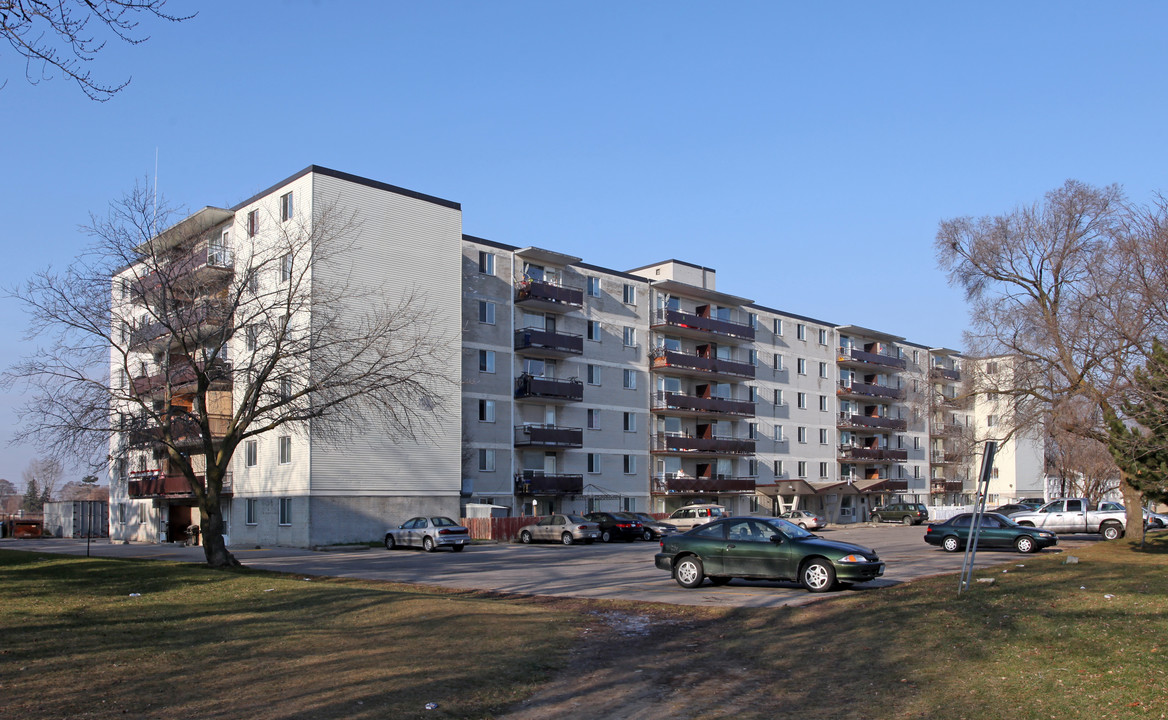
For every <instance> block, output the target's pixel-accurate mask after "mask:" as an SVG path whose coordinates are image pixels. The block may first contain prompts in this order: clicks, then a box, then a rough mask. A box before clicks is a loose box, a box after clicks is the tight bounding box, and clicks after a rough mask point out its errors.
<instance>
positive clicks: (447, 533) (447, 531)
mask: <svg viewBox="0 0 1168 720" xmlns="http://www.w3.org/2000/svg"><path fill="white" fill-rule="evenodd" d="M452 532H454V531H453V530H439V531H438V534H439V535H449V534H450V533H452Z"/></svg>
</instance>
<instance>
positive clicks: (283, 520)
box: [280, 498, 292, 525]
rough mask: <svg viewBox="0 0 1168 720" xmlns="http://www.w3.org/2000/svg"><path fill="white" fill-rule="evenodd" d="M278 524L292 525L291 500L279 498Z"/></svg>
mask: <svg viewBox="0 0 1168 720" xmlns="http://www.w3.org/2000/svg"><path fill="white" fill-rule="evenodd" d="M280 524H281V525H291V524H292V498H280Z"/></svg>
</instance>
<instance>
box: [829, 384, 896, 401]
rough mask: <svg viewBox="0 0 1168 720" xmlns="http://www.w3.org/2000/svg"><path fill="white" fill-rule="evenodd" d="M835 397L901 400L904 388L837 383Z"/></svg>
mask: <svg viewBox="0 0 1168 720" xmlns="http://www.w3.org/2000/svg"><path fill="white" fill-rule="evenodd" d="M836 394H837V395H859V396H862V397H876V398H884V399H887V400H903V399H904V394H905V393H904V388H894V387H885V386H884V385H869V384H868V383H861V382H851V383H845V382H841V383H839V386H838V387H837V388H836Z"/></svg>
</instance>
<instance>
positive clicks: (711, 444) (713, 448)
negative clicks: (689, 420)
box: [649, 435, 755, 455]
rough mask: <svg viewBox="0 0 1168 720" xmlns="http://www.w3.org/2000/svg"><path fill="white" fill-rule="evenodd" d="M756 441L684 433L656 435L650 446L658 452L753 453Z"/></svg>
mask: <svg viewBox="0 0 1168 720" xmlns="http://www.w3.org/2000/svg"><path fill="white" fill-rule="evenodd" d="M754 443H755V441H754V440H749V439H745V438H732V437H712V438H695V437H686V436H684V435H654V436H653V437H652V440H651V442H650V445H649V447H650V448H651V449H652V451H653V452H658V453H699V454H707V455H753V454H754Z"/></svg>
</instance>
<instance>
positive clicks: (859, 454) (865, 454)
mask: <svg viewBox="0 0 1168 720" xmlns="http://www.w3.org/2000/svg"><path fill="white" fill-rule="evenodd" d="M839 457H840V459H841V460H877V461H892V462H896V461H899V462H903V461H905V460H908V450H885V449H881V448H862V447H852V446H851V445H841V446H840V448H839Z"/></svg>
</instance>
